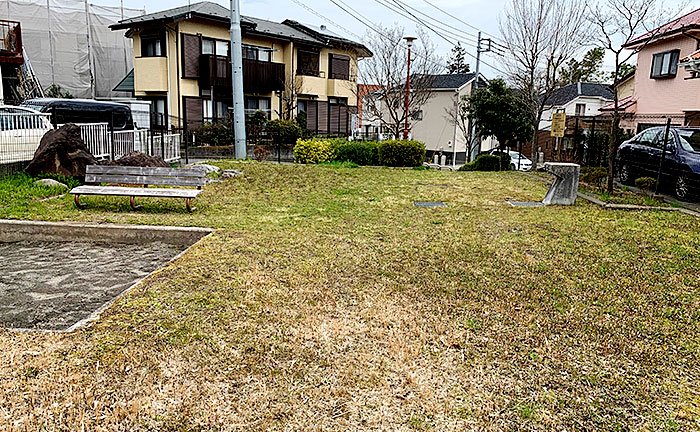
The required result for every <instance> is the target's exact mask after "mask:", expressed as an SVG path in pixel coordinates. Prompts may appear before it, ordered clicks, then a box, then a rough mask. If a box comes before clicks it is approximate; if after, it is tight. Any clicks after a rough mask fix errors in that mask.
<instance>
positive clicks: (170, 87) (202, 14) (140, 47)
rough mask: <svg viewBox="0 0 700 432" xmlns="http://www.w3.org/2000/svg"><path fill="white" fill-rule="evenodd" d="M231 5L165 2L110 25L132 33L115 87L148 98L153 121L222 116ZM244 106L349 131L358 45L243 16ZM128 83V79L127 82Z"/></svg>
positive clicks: (227, 92) (188, 124)
mask: <svg viewBox="0 0 700 432" xmlns="http://www.w3.org/2000/svg"><path fill="white" fill-rule="evenodd" d="M229 16H230V12H229V10H228V9H227V8H225V7H223V6H220V5H218V4H216V3H212V2H200V3H195V4H192V5H189V6H182V7H177V8H173V9H168V10H165V11H161V12H156V13H151V14H147V15H143V16H139V17H135V18H131V19H126V20H122V21H120V22H119V23H117V24H114V25H112V26H110V28H111V29H113V30H118V29H127V33H126V36H127V37H130V38H132V39H133V44H134V70H133V71H132V72H131V73H130V75H132V77H129V76H127V77H126V78H125V80H124V81H123V82H122V83H120V84H119V88H120V90H130V91H132V93H133V95H134V97H136V98H140V99H147V100H150V101H151V102H152V104H151V106H152V114H153V118H154V123H156V125H163V126H164V127H168V128H171V127H172V128H196V127H199V125H201V124H202V122H205V121H211V120H213V119H217V118H222V117H224V116H225V115H226V113H227V109H228V106H229V105H230V104H231V99H232V94H231V92H232V82H231V65H230V36H229V28H230V21H229ZM241 29H242V42H243V89H244V92H245V97H244V100H245V108H246V112H247V113H254V112H256V111H262V112H264V113H266V115H267V116H268V118H272V119H274V118H294V117H295V116H296V115H297V113H298V112H302V111H303V112H305V113H306V123H307V128H308V129H309V130H311V131H313V132H314V133H318V134H337V135H347V134H348V133H349V129H350V121H349V116H350V113H351V112H353V110H354V109H355V107H356V106H357V98H356V87H357V68H358V59H360V58H362V57H366V56H371V55H372V54H371V52H370V51H369V50H368V49H367V48H366V47H364V46H363V45H362V44H360V43H357V42H354V41H350V40H348V39H345V38H342V37H339V36H337V35H335V34H333V33H331V32H329V31H328V30H327V29H326V28H325V27H324V26H320V27H318V28H315V27H313V26H308V25H304V24H300V23H298V22H296V21H292V20H286V21H284V22H282V23H276V22H272V21H268V20H263V19H259V18H252V17H247V16H245V17H242V18H241ZM131 83H133V84H131Z"/></svg>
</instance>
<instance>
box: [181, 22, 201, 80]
mask: <svg viewBox="0 0 700 432" xmlns="http://www.w3.org/2000/svg"><path fill="white" fill-rule="evenodd" d="M201 52H202V50H201V44H200V38H199V36H197V35H191V34H186V33H183V34H182V77H183V78H199V56H200V54H201Z"/></svg>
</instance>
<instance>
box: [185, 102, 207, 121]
mask: <svg viewBox="0 0 700 432" xmlns="http://www.w3.org/2000/svg"><path fill="white" fill-rule="evenodd" d="M184 99H185V121H186V122H187V127H188V128H193V127H194V128H196V127H199V126H201V124H202V120H203V119H204V113H203V111H202V99H200V98H195V97H186V98H184Z"/></svg>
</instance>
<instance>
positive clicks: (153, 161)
mask: <svg viewBox="0 0 700 432" xmlns="http://www.w3.org/2000/svg"><path fill="white" fill-rule="evenodd" d="M109 165H115V166H135V167H163V168H170V164H168V163H167V162H165V161H164V160H163V159H162V158H160V157H159V156H149V155H147V154H146V153H141V152H131V153H129V154H127V155H124V156H122V157H120V158H119V159H117V160H115V161H112V162H110V163H109Z"/></svg>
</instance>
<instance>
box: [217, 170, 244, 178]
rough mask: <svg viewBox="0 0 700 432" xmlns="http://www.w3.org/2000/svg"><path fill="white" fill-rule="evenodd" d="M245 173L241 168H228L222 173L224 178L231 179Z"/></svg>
mask: <svg viewBox="0 0 700 432" xmlns="http://www.w3.org/2000/svg"><path fill="white" fill-rule="evenodd" d="M239 175H243V171H242V170H239V169H227V170H224V172H223V173H222V174H221V178H222V179H230V178H234V177H236V176H239Z"/></svg>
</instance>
